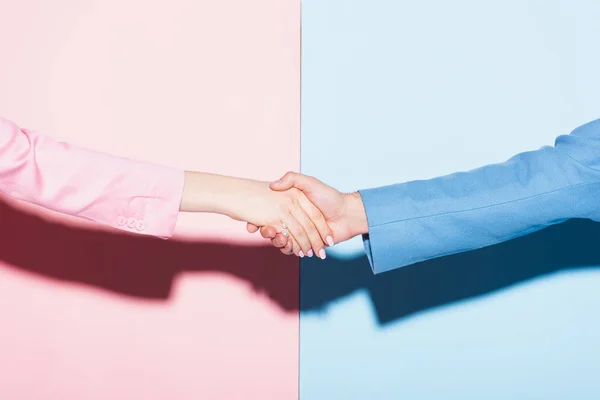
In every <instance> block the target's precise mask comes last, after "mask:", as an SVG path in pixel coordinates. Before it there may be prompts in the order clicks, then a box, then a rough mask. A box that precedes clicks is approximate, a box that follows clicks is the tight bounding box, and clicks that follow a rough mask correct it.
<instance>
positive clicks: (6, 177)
mask: <svg viewBox="0 0 600 400" xmlns="http://www.w3.org/2000/svg"><path fill="white" fill-rule="evenodd" d="M183 178H184V173H183V171H181V170H179V169H175V168H170V167H164V166H160V165H155V164H151V163H147V162H139V161H133V160H129V159H126V158H122V157H115V156H110V155H107V154H104V153H101V152H95V151H91V150H87V149H84V148H80V147H77V146H73V145H70V144H67V143H61V142H57V141H55V140H52V139H51V138H50V137H48V136H44V135H42V134H39V133H37V132H34V131H31V130H27V129H21V128H20V127H19V126H17V125H16V124H15V123H13V122H11V121H9V120H6V119H3V118H1V117H0V192H3V193H5V194H7V195H9V196H12V197H15V198H18V199H20V200H25V201H27V202H30V203H34V204H37V205H40V206H42V207H45V208H48V209H50V210H53V211H58V212H61V213H64V214H69V215H73V216H76V217H80V218H85V219H88V220H92V221H96V222H99V223H102V224H106V225H110V226H113V227H115V228H118V229H122V230H127V231H131V232H137V233H141V234H148V235H154V236H159V237H163V238H168V237H171V235H172V234H173V230H174V228H175V223H176V221H177V215H178V213H179V205H180V202H181V195H182V191H183V180H184V179H183Z"/></svg>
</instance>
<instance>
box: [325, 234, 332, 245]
mask: <svg viewBox="0 0 600 400" xmlns="http://www.w3.org/2000/svg"><path fill="white" fill-rule="evenodd" d="M325 240H327V244H328V245H330V246H333V238H332V237H331V236H327V239H325Z"/></svg>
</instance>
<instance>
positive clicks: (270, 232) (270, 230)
mask: <svg viewBox="0 0 600 400" xmlns="http://www.w3.org/2000/svg"><path fill="white" fill-rule="evenodd" d="M260 234H261V235H262V237H264V238H265V239H274V238H275V236H277V229H275V228H274V227H272V226H263V227H261V228H260Z"/></svg>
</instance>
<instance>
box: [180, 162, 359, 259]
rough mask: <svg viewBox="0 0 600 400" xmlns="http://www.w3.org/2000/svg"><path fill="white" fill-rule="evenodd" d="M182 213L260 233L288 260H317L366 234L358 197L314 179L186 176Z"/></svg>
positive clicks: (288, 176)
mask: <svg viewBox="0 0 600 400" xmlns="http://www.w3.org/2000/svg"><path fill="white" fill-rule="evenodd" d="M180 209H181V211H191V212H212V213H218V214H224V215H227V216H229V217H231V218H233V219H234V220H237V221H243V222H246V223H247V229H248V231H249V232H250V233H255V232H257V231H259V230H260V233H261V235H262V236H263V237H264V238H265V239H269V240H271V242H272V244H273V245H274V246H275V247H277V248H279V249H280V251H281V252H282V253H284V254H295V255H297V256H298V257H304V256H308V257H312V256H313V255H316V256H317V257H319V258H321V259H325V257H326V252H325V249H326V247H328V246H333V245H334V244H335V243H339V242H343V241H346V240H348V239H350V238H352V237H354V236H357V235H360V234H364V233H367V231H368V225H367V217H366V213H365V209H364V206H363V203H362V200H361V197H360V194H359V193H358V192H356V193H348V194H343V193H340V192H339V191H337V190H336V189H334V188H332V187H330V186H327V185H325V184H324V183H322V182H321V181H319V180H318V179H316V178H313V177H310V176H306V175H302V174H298V173H294V172H288V173H287V174H286V175H285V176H284V177H283V178H281V179H280V180H278V181H276V182H272V183H268V182H261V181H255V180H251V179H242V178H234V177H228V176H222V175H215V174H207V173H201V172H186V173H185V185H184V192H183V197H182V201H181V208H180Z"/></svg>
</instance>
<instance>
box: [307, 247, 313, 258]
mask: <svg viewBox="0 0 600 400" xmlns="http://www.w3.org/2000/svg"><path fill="white" fill-rule="evenodd" d="M307 254H308V256H309V257H312V256H313V254H314V253H313V251H312V249H310V250H309V251H308V253H307Z"/></svg>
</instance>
